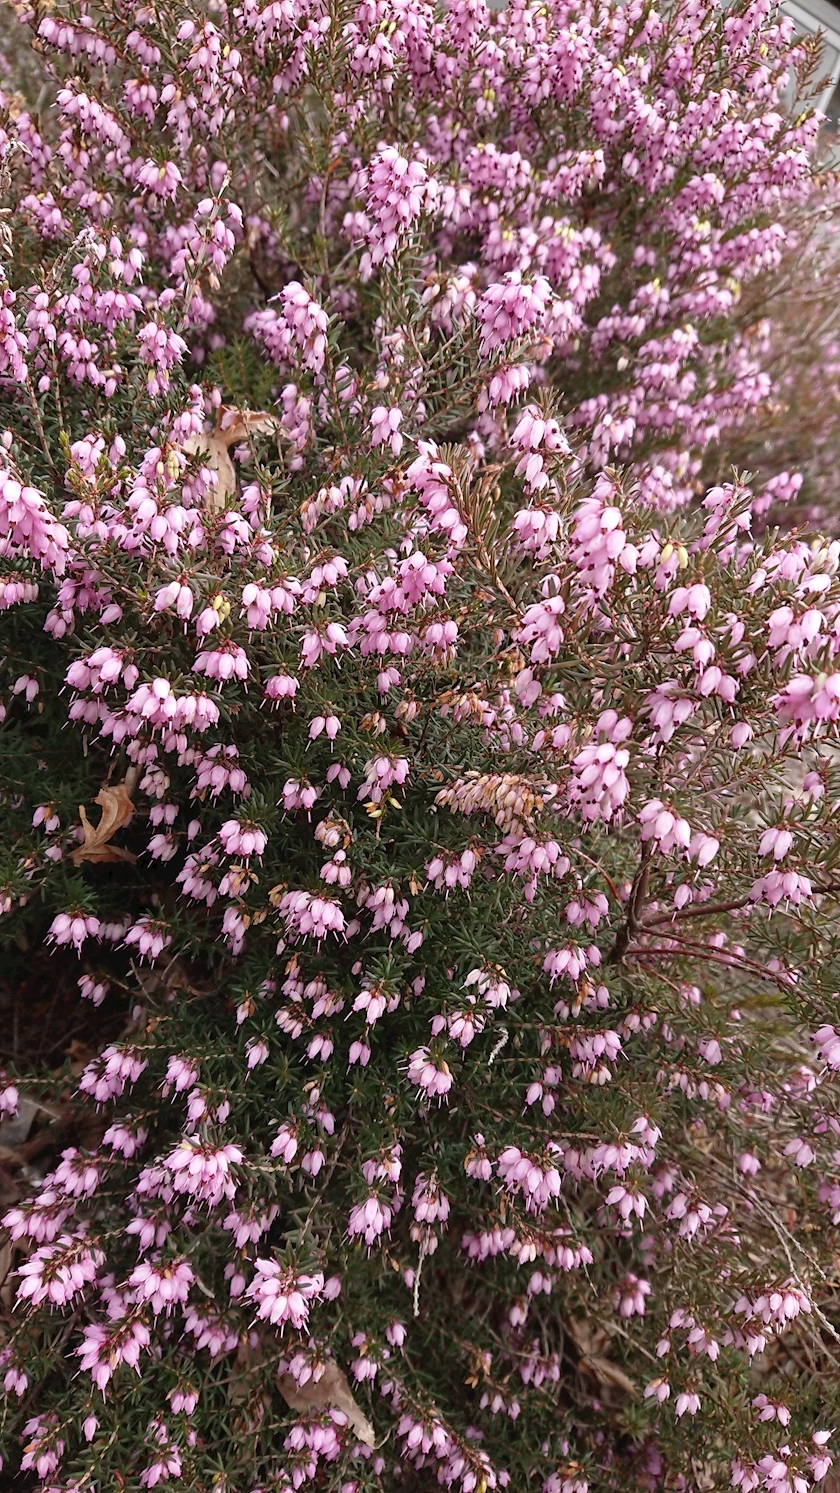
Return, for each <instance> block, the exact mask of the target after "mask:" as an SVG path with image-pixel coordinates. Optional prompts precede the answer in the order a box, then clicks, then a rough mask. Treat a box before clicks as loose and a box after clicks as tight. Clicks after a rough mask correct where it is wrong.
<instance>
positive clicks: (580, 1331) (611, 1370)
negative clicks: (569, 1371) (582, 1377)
mask: <svg viewBox="0 0 840 1493" xmlns="http://www.w3.org/2000/svg"><path fill="white" fill-rule="evenodd" d="M565 1327H566V1331H567V1332H568V1334H569V1337H570V1338H571V1339H572V1341H573V1343H574V1344H575V1347H576V1348H577V1350H578V1352H579V1353H580V1358H579V1359H578V1367H579V1368H580V1370H581V1372H582V1373H584V1374H588V1375H589V1377H590V1378H591V1379H595V1380H596V1381H597V1382H598V1384H603V1385H609V1386H611V1387H612V1388H613V1389H621V1390H623V1391H624V1393H625V1394H628V1395H632V1396H633V1398H634V1399H635V1398H636V1397H637V1395H638V1390H637V1389H636V1386H635V1384H634V1383H633V1380H632V1379H631V1378H630V1377H629V1376H628V1375H627V1374H625V1372H624V1370H623V1369H620V1368H619V1366H618V1364H617V1363H613V1362H612V1359H610V1358H607V1357H606V1356H605V1354H604V1349H605V1348H606V1347H607V1345H608V1343H609V1336H608V1334H607V1333H606V1332H605V1331H604V1329H603V1327H598V1326H597V1325H595V1324H594V1323H592V1322H587V1321H586V1320H584V1319H581V1318H575V1317H569V1318H568V1319H567V1321H566V1323H565Z"/></svg>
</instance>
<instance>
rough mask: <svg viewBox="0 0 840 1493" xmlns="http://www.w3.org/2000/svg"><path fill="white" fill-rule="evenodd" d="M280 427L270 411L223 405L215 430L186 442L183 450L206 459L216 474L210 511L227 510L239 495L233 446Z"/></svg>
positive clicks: (210, 496) (209, 501) (192, 437)
mask: <svg viewBox="0 0 840 1493" xmlns="http://www.w3.org/2000/svg"><path fill="white" fill-rule="evenodd" d="M279 428H280V421H279V420H278V419H277V416H276V415H270V414H268V412H267V411H266V410H238V409H231V408H229V407H227V406H225V405H222V407H221V409H220V410H219V414H218V418H217V421H216V428H215V430H211V431H205V432H204V434H203V435H195V436H190V438H189V440H188V441H185V442H184V446H183V449H184V450H185V451H186V452H187V453H188V454H189V455H190V456H201V457H203V458H204V459H205V463H206V465H207V466H208V467H210V468H211V470H212V471H214V472H215V473H216V478H217V481H216V486H215V488H214V489H213V492H212V493H210V494H209V496H208V499H207V506H208V507H209V508H211V509H221V508H224V506H225V504H226V503H227V501H228V498H231V497H233V494H234V493H235V492H236V469H235V467H234V465H233V462H232V461H231V458H230V448H231V446H238V445H239V442H240V441H244V440H247V438H248V436H251V435H266V434H268V432H269V431H272V430H279Z"/></svg>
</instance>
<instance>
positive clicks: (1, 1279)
mask: <svg viewBox="0 0 840 1493" xmlns="http://www.w3.org/2000/svg"><path fill="white" fill-rule="evenodd" d="M14 1256H15V1247H14V1245H13V1243H12V1241H11V1239H7V1240H6V1243H5V1244H2V1245H0V1305H2V1306H5V1307H6V1308H9V1307H10V1306H11V1305H12V1302H13V1301H14V1296H15V1285H14V1281H13V1280H11V1279H10V1278H9V1277H10V1275H11V1269H12V1264H13V1261H14Z"/></svg>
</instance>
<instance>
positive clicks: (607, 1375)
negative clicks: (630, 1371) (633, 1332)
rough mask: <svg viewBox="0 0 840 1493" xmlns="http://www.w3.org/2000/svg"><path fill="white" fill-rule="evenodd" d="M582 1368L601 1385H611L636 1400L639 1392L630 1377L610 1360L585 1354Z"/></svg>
mask: <svg viewBox="0 0 840 1493" xmlns="http://www.w3.org/2000/svg"><path fill="white" fill-rule="evenodd" d="M580 1367H581V1369H582V1370H583V1372H584V1373H585V1374H589V1376H590V1378H592V1379H596V1380H597V1381H598V1383H599V1384H604V1385H609V1386H610V1387H611V1388H613V1389H621V1390H623V1391H624V1393H625V1394H628V1395H631V1396H632V1397H633V1399H636V1397H637V1396H638V1393H639V1391H638V1390H637V1388H636V1386H635V1384H634V1383H633V1380H632V1379H631V1378H630V1377H629V1375H627V1374H625V1372H624V1370H623V1369H620V1368H619V1367H618V1364H617V1363H613V1362H612V1360H611V1359H609V1358H601V1357H600V1355H595V1356H592V1357H590V1356H589V1355H587V1354H584V1355H583V1356H582V1357H581V1359H580Z"/></svg>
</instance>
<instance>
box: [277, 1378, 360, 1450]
mask: <svg viewBox="0 0 840 1493" xmlns="http://www.w3.org/2000/svg"><path fill="white" fill-rule="evenodd" d="M277 1382H278V1385H279V1387H280V1393H281V1395H282V1396H283V1399H284V1400H285V1401H286V1404H287V1405H288V1407H289V1409H290V1410H323V1409H324V1408H325V1407H326V1406H330V1407H331V1408H332V1409H333V1410H341V1411H342V1412H343V1414H344V1415H346V1416H347V1421H348V1424H349V1426H350V1428H351V1430H353V1431H355V1433H356V1435H357V1437H358V1438H359V1440H360V1441H362V1442H363V1443H364V1445H365V1446H371V1447H372V1446H375V1444H376V1432H375V1431H374V1429H373V1426H372V1425H371V1423H370V1421H369V1420H368V1418H367V1416H366V1415H365V1414H364V1412H363V1411H362V1410H360V1408H359V1406H358V1405H357V1404H356V1401H355V1400H354V1399H353V1395H352V1393H351V1391H350V1385H349V1384H348V1383H347V1376H346V1374H344V1373H343V1371H342V1370H341V1369H340V1368H339V1367H338V1364H337V1363H334V1362H330V1363H328V1364H327V1366H326V1368H325V1369H324V1372H323V1374H322V1375H321V1377H320V1379H318V1380H317V1381H315V1380H314V1379H310V1380H309V1381H308V1382H307V1383H306V1384H298V1382H297V1380H296V1379H294V1378H293V1377H292V1375H291V1374H281V1376H280V1378H279V1379H278V1381H277Z"/></svg>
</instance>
